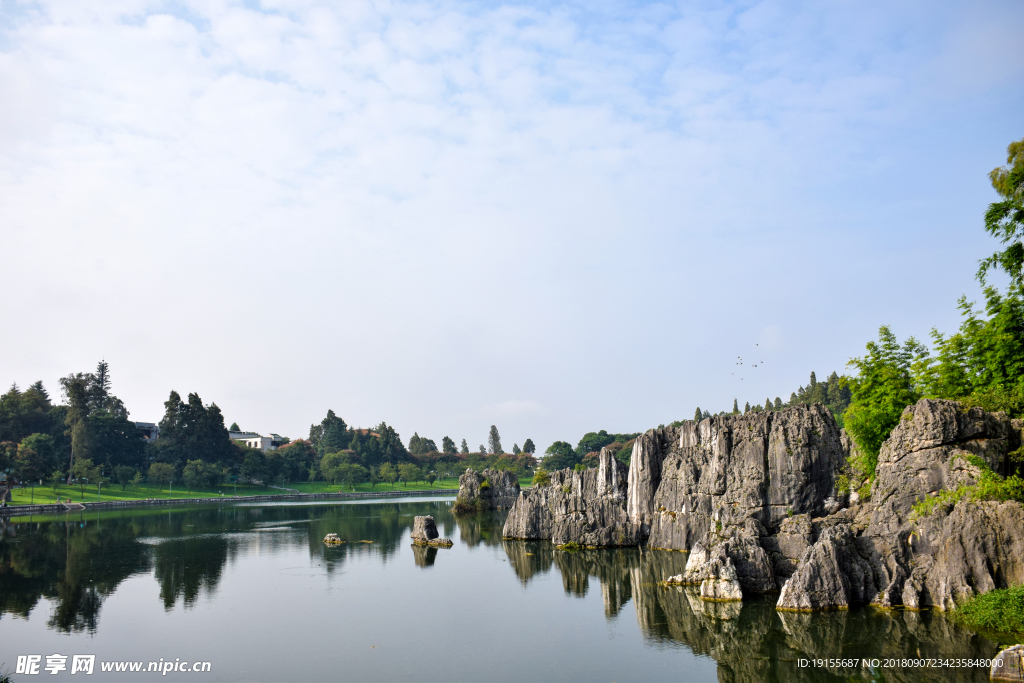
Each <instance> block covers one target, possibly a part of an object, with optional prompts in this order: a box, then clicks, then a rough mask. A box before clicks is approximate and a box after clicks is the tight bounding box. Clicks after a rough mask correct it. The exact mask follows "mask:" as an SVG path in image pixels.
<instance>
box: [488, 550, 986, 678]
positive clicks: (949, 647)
mask: <svg viewBox="0 0 1024 683" xmlns="http://www.w3.org/2000/svg"><path fill="white" fill-rule="evenodd" d="M504 547H505V551H506V553H507V554H508V559H509V562H510V564H511V565H512V568H513V569H514V571H515V572H516V575H517V576H518V577H519V579H520V581H522V582H523V583H524V584H525V583H529V582H530V581H531V580H532V579H533V578H534V577H536V576H537V575H539V574H543V573H544V572H547V571H549V570H550V569H551V567H552V566H553V567H555V568H557V569H558V571H559V572H561V574H562V585H563V587H564V588H565V592H566V593H567V594H568V595H573V596H579V597H583V596H585V595H587V593H588V591H589V590H590V589H591V586H592V583H593V581H595V580H596V581H597V582H599V584H600V588H601V596H602V600H603V602H604V610H605V615H606V616H607V617H608V618H612V617H615V616H616V615H618V614H619V613H620V612H621V611H622V610H623V607H624V606H625V605H626V604H627V603H628V602H629V601H630V600H632V601H633V602H634V606H635V610H636V616H637V620H638V622H639V625H640V628H641V630H642V632H643V634H644V636H645V638H646V639H648V641H649V642H651V644H652V645H656V646H660V647H686V648H687V649H689V650H691V651H692V652H694V653H695V654H698V655H706V656H710V657H713V658H714V659H715V660H716V661H717V662H718V678H719V680H720V681H753V680H758V681H831V680H835V681H842V680H849V679H850V678H856V679H868V680H886V681H922V680H925V681H974V680H976V681H985V680H988V678H987V672H986V671H984V670H982V669H886V670H884V671H882V670H879V671H877V672H872V671H871V670H870V669H869V668H868V667H862V666H855V667H849V668H832V669H825V670H821V669H817V670H815V669H811V668H809V667H800V666H799V660H800V659H801V658H803V659H814V658H848V659H850V658H852V659H856V660H857V662H858V663H859V662H860V661H861V659H862V658H869V659H870V658H880V659H885V658H886V657H895V658H906V657H910V658H929V657H931V658H987V657H991V656H992V655H993V654H995V652H996V651H997V650H998V647H997V645H996V644H995V643H993V642H991V641H988V640H987V639H985V638H983V637H980V636H978V635H977V634H975V633H973V632H972V631H969V630H967V629H964V628H961V627H959V626H956V625H955V624H953V623H952V622H950V621H949V620H947V619H946V618H945V617H944V616H942V615H941V614H939V613H934V612H909V611H907V612H905V611H883V610H875V609H858V610H851V611H841V612H826V613H815V614H809V613H793V612H778V611H776V609H775V600H774V598H772V597H770V596H769V597H767V598H765V599H761V600H754V601H744V602H742V603H739V602H726V603H722V602H708V601H705V600H701V599H700V597H699V594H698V593H697V592H696V591H694V590H693V589H687V588H683V587H678V586H674V587H665V586H660V585H658V582H659V581H660V580H662V579H664V578H665V577H667V576H671V575H673V574H678V573H680V572H681V571H682V570H683V568H684V567H685V564H686V559H687V556H686V555H685V554H683V553H673V552H667V551H660V550H654V551H648V550H644V551H641V550H638V549H633V548H629V549H625V548H624V549H610V550H581V551H577V552H563V551H560V550H557V549H553V548H552V547H551V545H550V544H546V548H547V550H545V544H540V543H536V542H534V543H529V542H521V541H505V544H504Z"/></svg>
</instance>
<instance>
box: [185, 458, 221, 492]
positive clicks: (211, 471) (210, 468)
mask: <svg viewBox="0 0 1024 683" xmlns="http://www.w3.org/2000/svg"><path fill="white" fill-rule="evenodd" d="M181 479H182V481H183V482H185V486H187V487H188V492H189V493H192V489H198V488H213V487H214V486H216V485H217V483H218V482H219V481H220V470H219V469H217V466H216V465H214V464H213V463H209V462H203V461H202V460H189V461H188V463H187V464H186V465H185V467H184V469H182V471H181Z"/></svg>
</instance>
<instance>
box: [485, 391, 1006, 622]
mask: <svg viewBox="0 0 1024 683" xmlns="http://www.w3.org/2000/svg"><path fill="white" fill-rule="evenodd" d="M1022 426H1024V425H1022V424H1021V423H1020V421H1011V420H1009V419H1007V418H1006V416H1005V415H1003V414H1002V413H996V414H991V413H986V412H984V411H982V410H981V409H978V408H972V409H970V410H964V409H962V408H961V407H960V405H959V404H957V403H955V402H952V401H936V400H922V401H920V402H919V403H917V404H916V405H914V406H909V407H908V408H907V409H906V410H905V411H904V413H903V416H902V419H901V420H900V424H899V425H898V426H897V427H896V429H895V430H894V431H893V433H892V434H891V436H890V437H889V439H888V440H887V441H886V442H885V444H884V445H883V447H882V451H881V454H880V456H879V462H878V468H877V471H876V476H875V479H874V482H873V484H872V486H871V495H870V497H869V499H868V500H861V499H860V496H859V495H858V494H856V493H853V492H852V491H851V487H850V485H849V484H850V481H851V480H853V482H852V483H853V487H852V489H856V488H857V486H858V485H859V483H860V482H857V481H856V476H855V473H853V472H851V468H850V467H849V458H850V456H851V451H852V449H853V448H854V446H853V444H852V442H851V441H850V439H849V438H848V437H847V436H846V434H845V433H843V432H842V430H840V429H839V427H838V426H837V425H836V423H835V420H834V419H833V417H832V415H831V413H830V412H829V411H828V410H827V409H825V408H824V407H823V406H820V405H814V406H796V407H793V408H789V409H787V410H784V411H777V412H758V413H748V414H746V415H726V416H717V417H713V418H708V419H705V420H701V421H700V422H693V421H686V422H684V423H682V425H681V426H679V427H663V428H659V429H656V430H651V431H648V432H647V433H646V434H643V435H641V436H640V437H639V438H638V439H637V440H636V442H635V444H634V446H633V455H632V458H631V460H630V464H629V468H628V472H624V466H623V465H621V464H620V463H618V462H617V461H616V460H615V459H614V458H613V457H612V456H611V454H610V453H608V452H606V451H602V453H601V465H600V467H599V468H598V469H590V470H586V471H584V472H575V471H572V470H561V471H559V472H554V473H552V474H551V483H550V484H549V485H547V486H542V487H533V488H531V489H527V490H524V491H522V492H521V493H520V494H519V497H518V499H517V500H516V503H515V505H514V506H513V507H512V510H511V511H510V513H509V516H508V520H507V521H506V524H505V529H504V536H505V537H506V538H510V539H551V540H552V541H553V542H554V543H556V544H562V543H568V542H575V543H578V544H580V545H586V546H615V545H637V544H640V543H642V542H644V541H646V542H647V544H648V545H649V546H651V547H654V548H661V549H666V550H679V551H684V552H689V553H690V557H689V561H688V562H687V565H686V570H685V571H684V572H683V574H679V575H676V576H673V577H669V578H668V580H669V581H670V582H671V583H677V584H689V585H695V586H700V593H701V597H704V598H706V599H709V600H735V599H741V598H742V597H743V596H747V595H759V594H764V593H772V592H779V594H780V595H779V600H778V605H777V606H778V608H779V609H783V610H798V611H803V610H818V609H843V608H846V607H849V606H853V605H861V604H868V603H874V604H877V605H880V606H885V607H889V606H896V605H902V606H905V607H908V608H914V609H918V608H922V607H929V606H935V607H938V608H939V609H950V608H952V607H955V606H956V605H957V604H959V603H960V602H962V601H963V600H965V599H967V598H969V597H972V596H973V595H975V594H978V593H984V592H987V591H989V590H992V589H993V588H999V587H1004V586H1007V585H1015V584H1020V583H1024V509H1022V507H1021V505H1020V504H1019V503H1017V502H1013V501H1009V502H1002V503H997V502H985V501H981V502H977V501H971V500H969V499H962V500H960V501H959V502H957V503H956V504H955V505H954V504H949V505H946V506H945V507H939V508H938V509H937V510H935V511H933V512H932V513H931V514H928V515H922V516H920V517H919V516H917V515H915V514H914V513H913V506H914V504H915V503H916V502H918V501H921V500H924V499H926V498H929V497H934V496H937V495H939V494H940V493H941V492H942V491H947V490H955V489H956V488H957V487H958V486H970V485H973V484H975V483H977V482H978V481H979V479H980V477H981V476H982V469H981V468H980V467H979V464H981V463H984V464H985V465H987V466H988V467H990V468H991V469H992V470H994V471H996V472H1004V471H1006V468H1007V467H1008V466H1009V453H1010V452H1012V451H1014V450H1015V449H1017V448H1020V445H1021V429H1022ZM624 474H625V476H623V475H624Z"/></svg>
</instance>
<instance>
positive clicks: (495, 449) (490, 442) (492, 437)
mask: <svg viewBox="0 0 1024 683" xmlns="http://www.w3.org/2000/svg"><path fill="white" fill-rule="evenodd" d="M487 446H488V450H489V451H490V452H491V453H494V454H495V455H501V454H502V453H504V452H505V451H504V450H502V448H501V436H500V435H499V434H498V428H497V427H495V426H494V425H491V431H490V433H489V434H488V435H487Z"/></svg>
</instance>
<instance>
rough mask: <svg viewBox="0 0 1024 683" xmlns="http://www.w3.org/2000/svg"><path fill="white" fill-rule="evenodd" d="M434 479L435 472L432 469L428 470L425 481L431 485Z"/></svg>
mask: <svg viewBox="0 0 1024 683" xmlns="http://www.w3.org/2000/svg"><path fill="white" fill-rule="evenodd" d="M436 480H437V474H436V473H435V472H434V471H433V470H431V471H430V472H427V483H428V484H430V485H431V486H433V485H434V482H435V481H436Z"/></svg>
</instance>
